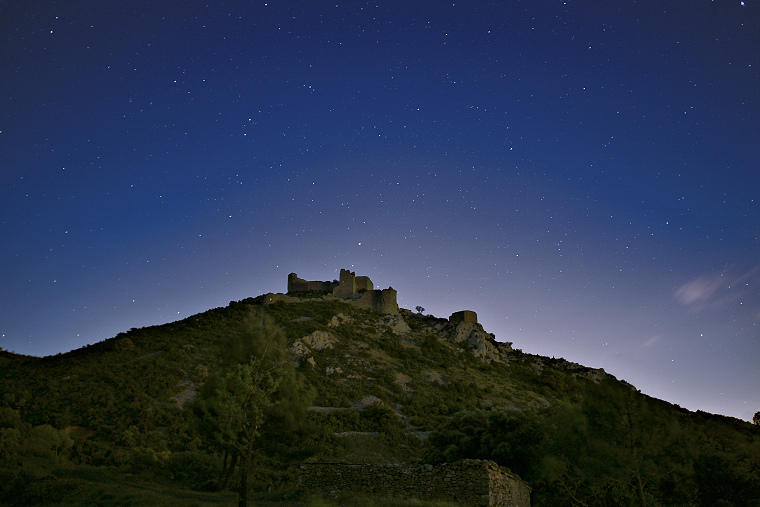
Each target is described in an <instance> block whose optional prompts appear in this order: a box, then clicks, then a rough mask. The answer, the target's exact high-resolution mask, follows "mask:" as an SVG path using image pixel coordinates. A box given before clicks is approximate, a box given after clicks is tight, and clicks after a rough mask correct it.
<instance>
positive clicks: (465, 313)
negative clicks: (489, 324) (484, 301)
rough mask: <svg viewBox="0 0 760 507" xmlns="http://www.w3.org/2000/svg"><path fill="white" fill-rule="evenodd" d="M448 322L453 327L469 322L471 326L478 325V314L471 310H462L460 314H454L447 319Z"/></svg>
mask: <svg viewBox="0 0 760 507" xmlns="http://www.w3.org/2000/svg"><path fill="white" fill-rule="evenodd" d="M449 322H451V323H452V324H454V325H455V326H456V325H457V324H459V323H460V322H471V323H473V324H477V323H478V314H477V313H475V312H473V311H472V310H462V311H461V312H454V313H452V314H451V317H449Z"/></svg>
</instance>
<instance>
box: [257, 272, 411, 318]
mask: <svg viewBox="0 0 760 507" xmlns="http://www.w3.org/2000/svg"><path fill="white" fill-rule="evenodd" d="M303 292H321V293H323V294H324V296H325V298H327V297H334V298H338V299H343V300H346V302H348V303H350V304H352V305H353V306H356V307H358V308H364V309H367V310H374V311H376V312H380V313H392V314H395V313H398V303H397V301H396V296H397V293H396V290H395V289H394V288H393V287H388V288H387V289H382V290H376V289H374V288H373V285H372V280H370V279H369V277H368V276H356V273H354V272H353V271H349V270H347V269H341V270H340V279H339V280H333V281H332V282H322V281H310V280H304V279H303V278H299V277H298V275H297V274H295V273H290V274H289V275H288V294H287V296H288V297H291V298H292V297H297V295H298V294H299V293H303ZM276 296H278V295H274V294H273V295H271V296H270V297H269V300H270V301H271V302H274V301H275V300H278V301H283V300H287V299H285V298H283V297H276Z"/></svg>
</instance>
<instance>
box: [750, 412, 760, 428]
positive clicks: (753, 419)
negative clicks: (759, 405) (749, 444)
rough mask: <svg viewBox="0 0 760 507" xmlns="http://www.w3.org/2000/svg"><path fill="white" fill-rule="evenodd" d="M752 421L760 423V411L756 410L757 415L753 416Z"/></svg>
mask: <svg viewBox="0 0 760 507" xmlns="http://www.w3.org/2000/svg"><path fill="white" fill-rule="evenodd" d="M752 422H753V423H755V424H758V425H760V412H755V415H754V416H753V417H752Z"/></svg>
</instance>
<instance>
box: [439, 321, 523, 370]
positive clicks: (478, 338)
mask: <svg viewBox="0 0 760 507" xmlns="http://www.w3.org/2000/svg"><path fill="white" fill-rule="evenodd" d="M471 313H475V312H471ZM451 340H452V341H453V342H454V343H463V342H464V343H466V344H467V345H469V347H470V349H471V350H472V354H473V355H474V356H475V357H479V358H481V359H483V360H484V361H486V362H489V363H490V362H491V361H498V362H502V361H504V360H505V358H504V357H503V356H504V353H506V352H508V351H509V350H511V347H510V346H509V345H508V344H506V343H497V342H496V339H495V338H494V336H493V335H492V334H490V333H486V332H485V330H484V329H483V326H481V325H480V324H478V323H477V322H475V323H473V322H466V321H461V322H459V324H457V326H456V327H455V328H454V330H453V332H452V334H451Z"/></svg>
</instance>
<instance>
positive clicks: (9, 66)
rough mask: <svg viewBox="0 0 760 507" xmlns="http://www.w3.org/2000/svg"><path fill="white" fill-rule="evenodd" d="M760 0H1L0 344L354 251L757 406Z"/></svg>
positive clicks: (158, 318)
mask: <svg viewBox="0 0 760 507" xmlns="http://www.w3.org/2000/svg"><path fill="white" fill-rule="evenodd" d="M758 26H760V4H759V3H758V2H757V1H754V0H745V1H744V2H741V1H739V0H736V1H734V0H720V1H707V0H688V1H686V0H680V1H679V0H676V1H671V2H660V1H655V0H651V1H633V0H627V1H622V0H621V1H612V2H610V1H583V0H567V1H559V0H558V1H544V0H530V1H501V2H495V1H494V2H488V1H476V2H459V1H456V2H449V3H444V2H432V1H429V2H428V1H426V2H413V1H410V0H405V1H399V2H370V3H367V2H359V1H357V2H340V1H333V2H329V3H328V2H319V1H302V2H299V1H289V2H282V1H267V2H261V1H255V2H243V1H232V2H208V3H207V2H192V1H183V2H169V1H158V2H154V1H151V2H145V1H139V0H138V1H134V0H131V1H108V2H103V1H100V0H98V1H90V0H83V1H79V2H49V1H31V2H30V1H23V2H22V1H11V0H6V1H3V2H1V3H0V34H2V40H0V71H1V74H2V78H0V238H2V241H1V242H0V263H2V266H3V268H2V272H1V276H2V278H1V279H0V334H1V335H2V337H1V338H0V346H2V347H3V348H5V349H7V350H12V351H15V352H18V353H23V354H31V355H49V354H56V353H58V352H65V351H68V350H71V349H74V348H78V347H81V346H83V345H85V344H87V343H94V342H98V341H101V340H103V339H105V338H109V337H112V336H114V335H115V334H117V333H118V332H121V331H126V330H128V329H129V328H131V327H141V326H146V325H153V324H161V323H165V322H169V321H173V320H177V319H181V318H184V317H187V316H189V315H192V314H194V313H197V312H201V311H204V310H207V309H209V308H213V307H217V306H223V305H226V304H228V302H229V301H230V300H239V299H242V298H245V297H249V296H257V295H259V294H262V293H266V292H270V291H271V292H284V291H285V290H286V277H287V274H288V273H289V272H291V271H295V272H297V273H298V274H299V275H300V276H302V277H303V278H307V279H317V280H320V279H324V280H329V279H334V278H337V276H338V271H339V269H340V268H344V267H345V268H351V269H352V270H354V271H356V272H357V274H362V275H368V276H370V277H371V278H372V280H373V282H374V283H375V286H376V287H388V286H393V287H394V288H395V289H397V290H398V291H399V303H400V304H401V306H404V307H406V308H414V307H415V306H416V305H422V306H424V307H425V308H426V309H427V310H426V312H427V313H432V314H434V315H437V316H442V317H446V316H448V315H449V314H450V313H452V312H454V311H457V310H461V309H471V310H474V311H476V312H478V315H479V318H480V321H481V323H482V324H483V325H484V327H485V328H486V330H488V331H489V332H493V333H495V335H496V337H497V339H498V340H500V341H510V342H513V343H514V347H516V348H520V349H522V350H523V351H525V352H531V353H537V354H542V355H547V356H555V357H565V358H566V359H568V360H571V361H575V362H579V363H582V364H584V365H587V366H592V367H603V368H604V369H605V370H606V371H608V372H609V373H612V374H613V375H615V376H617V377H618V378H622V379H625V380H627V381H629V382H631V383H632V384H634V385H635V386H636V387H638V388H639V389H641V390H642V391H643V392H645V393H647V394H650V395H652V396H656V397H658V398H662V399H665V400H668V401H670V402H673V403H678V404H680V405H682V406H684V407H687V408H689V409H692V410H696V409H701V410H705V411H709V412H715V413H721V414H726V415H732V416H736V417H740V418H743V419H751V417H752V414H753V413H754V412H755V411H758V410H760V325H758V324H759V323H760V170H759V168H760V141H759V139H760V30H759V29H758Z"/></svg>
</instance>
